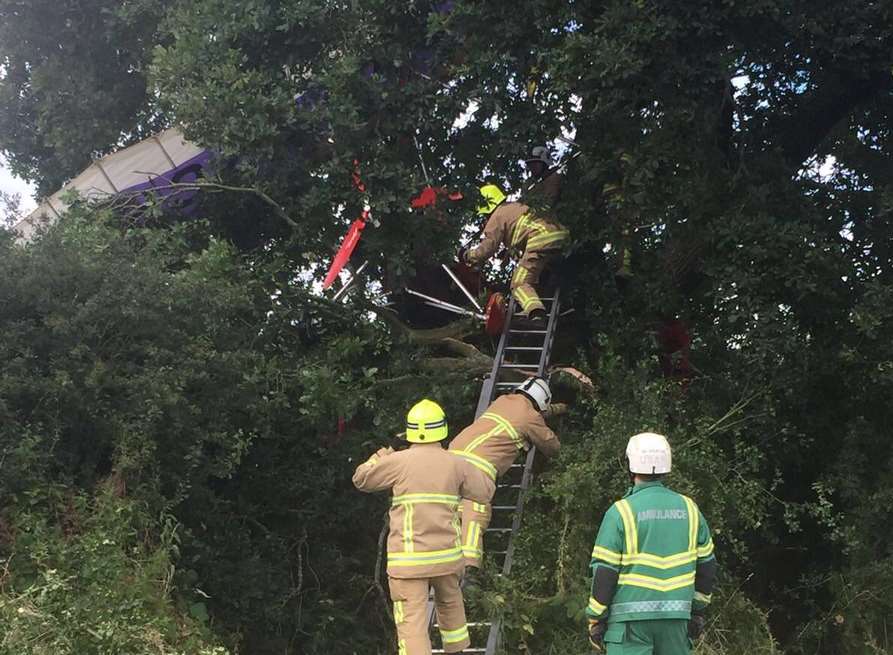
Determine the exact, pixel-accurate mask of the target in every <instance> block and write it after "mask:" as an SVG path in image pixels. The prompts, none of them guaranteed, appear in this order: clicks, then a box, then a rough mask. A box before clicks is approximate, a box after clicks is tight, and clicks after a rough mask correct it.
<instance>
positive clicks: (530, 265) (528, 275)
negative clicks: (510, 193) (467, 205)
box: [460, 184, 568, 322]
mask: <svg viewBox="0 0 893 655" xmlns="http://www.w3.org/2000/svg"><path fill="white" fill-rule="evenodd" d="M480 191H481V195H482V196H483V198H484V204H483V205H481V206H479V207H478V214H481V215H482V216H489V218H488V219H487V224H486V226H485V227H484V239H483V240H482V241H481V242H480V243H479V244H478V245H477V246H476V247H475V248H473V249H472V250H469V251H467V252H465V251H460V261H461V260H462V259H463V258H464V260H465V261H466V262H467V263H468V264H471V265H472V266H475V267H479V266H481V265H483V263H484V262H486V261H487V260H488V259H489V258H490V257H492V256H493V255H494V254H496V251H497V250H498V249H499V246H500V244H503V245H505V247H506V248H508V249H509V251H511V252H513V253H515V254H518V253H520V259H519V260H518V265H517V266H516V267H515V271H514V273H513V274H512V283H511V288H512V295H514V296H515V299H516V300H517V301H518V303H519V304H520V305H521V309H522V310H523V312H524V313H525V314H527V315H528V316H529V317H530V318H531V319H532V320H534V321H540V322H544V321H545V319H546V310H545V307H544V306H543V303H542V301H541V300H540V297H539V295H538V294H537V292H536V289H535V287H536V285H537V284H538V283H539V279H540V275H541V274H542V272H543V270H544V269H545V268H546V266H547V265H548V264H549V262H550V261H551V260H552V259H553V258H554V257H555V256H556V255H557V254H558V252H559V251H560V249H561V247H562V246H563V245H564V243H565V241H567V237H568V234H567V230H565V229H564V228H563V227H562V226H561V225H560V224H559V223H558V222H557V221H555V220H553V219H551V218H547V217H545V216H542V215H540V214H539V213H537V212H536V211H534V210H532V209H531V208H530V207H529V206H527V205H525V204H523V203H520V202H505V194H504V193H503V192H502V190H501V189H500V188H499V187H498V186H496V185H495V184H485V185H484V186H482V187H481V190H480Z"/></svg>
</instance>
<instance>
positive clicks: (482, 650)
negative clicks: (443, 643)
mask: <svg viewBox="0 0 893 655" xmlns="http://www.w3.org/2000/svg"><path fill="white" fill-rule="evenodd" d="M431 652H432V653H445V652H446V651H445V650H444V649H443V648H435V649H434V650H432V651H431ZM462 652H463V653H486V652H487V649H486V648H466V649H465V650H463V651H462Z"/></svg>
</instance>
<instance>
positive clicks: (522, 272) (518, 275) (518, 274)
mask: <svg viewBox="0 0 893 655" xmlns="http://www.w3.org/2000/svg"><path fill="white" fill-rule="evenodd" d="M529 272H530V271H528V270H527V269H526V268H524V267H523V266H520V265H519V266H516V267H515V271H514V272H513V273H512V286H513V287H517V286H520V285H522V284H524V282H525V281H526V280H527V274H528V273H529Z"/></svg>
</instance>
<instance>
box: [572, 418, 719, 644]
mask: <svg viewBox="0 0 893 655" xmlns="http://www.w3.org/2000/svg"><path fill="white" fill-rule="evenodd" d="M626 458H627V461H628V462H629V471H630V475H631V476H632V478H633V487H632V488H631V489H630V490H629V491H628V492H627V493H626V495H625V496H624V497H623V498H622V499H620V500H618V501H617V502H616V503H614V504H613V505H612V506H611V508H610V509H609V510H608V511H607V512H606V513H605V517H604V519H603V520H602V525H601V528H600V529H599V531H598V537H596V540H595V547H594V548H593V549H592V563H591V567H592V590H591V592H590V597H589V606H588V607H587V609H586V614H587V616H588V617H589V640H590V643H591V644H592V647H593V648H594V649H595V650H596V651H597V652H599V653H601V652H605V650H607V655H685V654H687V653H689V652H690V651H691V639H695V638H697V637H698V636H700V634H701V632H702V631H703V629H704V624H705V617H704V615H705V612H706V610H707V606H708V605H709V604H710V596H711V593H712V590H713V581H714V579H715V577H716V568H717V564H716V558H715V557H714V555H713V540H712V539H711V538H710V529H709V528H708V527H707V521H706V520H705V519H704V516H703V515H702V514H701V512H700V510H699V509H698V506H697V505H696V504H695V502H694V501H693V500H692V499H691V498H688V497H686V496H683V495H681V494H678V493H676V492H674V491H671V490H670V489H668V488H667V487H665V486H664V484H663V478H664V476H665V475H666V474H667V473H669V472H670V468H671V463H672V455H671V452H670V444H669V443H668V442H667V440H666V438H665V437H664V436H662V435H660V434H654V433H653V432H644V433H642V434H637V435H635V436H634V437H632V438H631V439H630V440H629V443H628V444H627V447H626Z"/></svg>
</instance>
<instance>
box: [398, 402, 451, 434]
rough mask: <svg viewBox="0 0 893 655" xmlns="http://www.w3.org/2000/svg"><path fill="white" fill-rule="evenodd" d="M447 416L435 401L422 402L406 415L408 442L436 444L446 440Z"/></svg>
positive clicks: (447, 429) (447, 430)
mask: <svg viewBox="0 0 893 655" xmlns="http://www.w3.org/2000/svg"><path fill="white" fill-rule="evenodd" d="M448 432H449V428H448V427H447V422H446V414H444V412H443V408H442V407H441V406H440V405H438V404H437V403H436V402H434V401H433V400H428V399H427V398H425V399H424V400H420V401H419V402H417V403H416V404H415V405H413V406H412V409H410V410H409V413H408V414H407V415H406V440H407V441H409V442H411V443H434V442H435V441H442V440H443V439H446V437H447V433H448Z"/></svg>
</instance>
